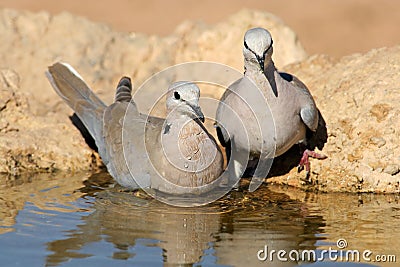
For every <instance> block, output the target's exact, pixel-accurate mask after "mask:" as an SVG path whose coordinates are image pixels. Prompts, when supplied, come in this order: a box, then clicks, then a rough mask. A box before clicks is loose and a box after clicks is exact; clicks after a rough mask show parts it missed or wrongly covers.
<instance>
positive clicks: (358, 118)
mask: <svg viewBox="0 0 400 267" xmlns="http://www.w3.org/2000/svg"><path fill="white" fill-rule="evenodd" d="M255 26H262V27H265V28H267V29H269V30H270V31H271V33H272V35H273V38H274V60H275V63H276V65H277V66H278V67H280V68H281V69H282V70H285V71H288V72H291V73H293V74H295V75H296V76H298V77H299V78H301V79H302V80H303V81H304V82H305V83H306V84H307V85H308V86H309V88H310V90H311V92H312V94H313V95H314V97H315V100H316V102H317V105H318V107H319V109H320V111H321V113H322V114H323V116H324V119H325V121H326V124H327V130H328V142H327V143H326V144H325V147H324V148H323V150H322V152H323V153H325V154H326V155H327V156H328V159H326V160H324V161H317V160H312V162H311V164H312V173H311V176H310V181H304V172H303V173H300V174H298V173H297V171H296V169H295V168H292V169H291V170H290V171H288V172H285V173H284V174H280V175H277V176H274V177H272V178H270V179H269V181H271V183H279V184H289V185H293V186H297V187H302V188H305V189H317V190H321V191H352V192H391V193H394V192H399V190H400V189H399V185H400V184H399V183H400V146H399V140H400V138H399V137H400V136H399V131H400V130H399V129H400V118H399V115H400V114H399V113H400V105H399V103H400V88H399V84H400V83H399V82H400V71H399V70H400V46H399V47H392V48H382V49H377V50H373V51H370V52H369V53H366V54H355V55H350V56H348V57H344V58H342V59H340V60H334V59H332V58H329V57H328V56H323V55H314V56H311V57H307V55H306V53H305V51H304V49H303V48H302V46H301V44H300V43H299V41H298V40H297V37H296V34H295V33H294V32H293V31H292V30H291V29H289V28H288V27H287V26H286V25H285V24H284V23H283V22H282V21H281V20H280V19H279V18H277V17H275V16H273V15H271V14H267V13H260V12H255V11H249V10H243V11H241V12H239V13H237V14H235V15H233V16H232V17H230V18H229V19H228V20H226V21H224V22H221V23H219V24H216V25H212V26H210V25H205V24H202V23H199V22H196V23H195V22H191V21H188V22H184V23H182V24H181V25H180V26H179V27H178V28H177V29H176V30H175V32H174V33H172V34H171V35H170V36H168V37H164V38H161V37H158V36H146V35H142V34H139V33H120V32H115V31H113V30H112V29H111V28H110V27H108V26H107V25H103V24H96V23H93V22H90V21H88V20H86V19H84V18H81V17H76V16H73V15H71V14H68V13H62V14H59V15H56V16H51V15H49V14H47V13H44V12H42V13H29V12H18V11H15V10H1V11H0V32H1V36H2V40H6V41H3V42H1V43H0V57H1V60H0V69H1V71H0V172H1V173H7V174H13V175H18V174H22V173H24V172H32V171H35V172H37V171H46V172H52V171H56V170H60V171H73V170H89V169H93V168H96V167H97V166H98V165H99V161H98V158H97V154H96V153H95V152H94V151H92V150H91V149H90V148H89V147H88V146H87V145H86V143H85V141H84V139H83V138H82V136H81V135H80V133H79V131H78V130H77V129H76V128H75V127H74V126H73V125H72V123H71V122H70V120H69V118H68V116H69V115H71V114H72V112H71V110H70V109H68V107H67V106H66V105H65V104H64V103H62V101H61V99H59V97H58V96H57V95H56V94H55V93H54V92H53V90H52V88H51V87H50V85H49V83H48V81H47V80H46V78H45V76H44V71H45V70H46V68H47V66H48V65H50V64H52V63H53V62H55V61H58V60H62V61H66V62H69V63H70V64H71V65H73V66H74V67H75V68H76V69H77V70H78V71H79V72H80V73H81V75H82V76H83V77H84V78H85V80H86V81H87V82H88V84H89V85H90V86H91V87H92V88H93V89H94V91H96V93H98V94H99V96H100V97H101V98H102V99H103V100H104V101H105V102H106V103H111V101H112V99H113V94H114V86H115V84H116V83H117V81H118V79H119V78H120V76H122V75H130V76H131V77H132V78H133V80H134V83H135V87H136V88H137V87H138V86H139V85H140V84H141V83H143V82H144V81H145V80H146V79H147V78H149V77H150V76H151V75H152V74H154V73H156V72H158V71H161V70H163V69H165V68H167V67H169V66H171V65H175V64H178V63H183V62H189V61H197V60H207V61H215V62H220V63H223V64H226V65H229V66H232V67H234V68H236V69H238V70H240V71H241V70H242V55H241V46H242V43H243V41H242V36H243V34H244V32H245V31H246V29H248V28H250V27H255ZM154 90H165V88H154ZM148 93H149V94H154V93H159V92H155V91H154V92H148ZM215 97H218V95H215ZM138 106H139V108H140V109H146V108H148V107H147V106H146V102H145V101H143V102H142V103H141V102H140V101H139V102H138ZM210 131H211V132H212V133H214V130H213V129H210Z"/></svg>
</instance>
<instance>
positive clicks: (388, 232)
mask: <svg viewBox="0 0 400 267" xmlns="http://www.w3.org/2000/svg"><path fill="white" fill-rule="evenodd" d="M109 183H110V177H109V176H108V175H107V174H96V175H89V174H82V173H80V174H76V175H69V176H62V175H60V174H58V175H48V174H41V175H35V176H31V177H29V176H28V177H20V178H18V179H15V178H10V177H6V176H1V177H0V184H1V187H0V208H1V209H0V251H1V252H0V266H163V265H166V266H192V265H194V266H246V267H247V266H294V265H303V266H397V265H398V264H396V262H386V263H382V262H376V261H375V262H373V261H370V262H366V261H365V260H363V259H362V254H363V253H365V251H366V252H367V254H368V251H371V254H368V255H369V257H368V258H370V259H371V260H373V259H375V256H377V255H378V254H379V255H380V256H381V257H386V260H387V261H389V260H390V261H393V260H394V259H393V258H392V255H394V256H396V257H397V259H396V260H397V262H399V261H400V258H399V257H400V228H399V227H398V226H399V225H400V206H399V203H398V201H399V196H397V195H386V196H385V195H349V194H315V193H311V192H304V191H301V190H296V189H293V188H288V187H279V186H273V185H263V186H262V187H261V188H259V189H258V190H257V191H256V192H255V193H248V192H233V193H231V194H229V195H228V196H226V197H225V198H223V199H222V200H219V201H217V202H215V203H213V204H210V205H208V206H205V207H200V208H177V207H171V206H168V205H165V204H162V203H160V202H158V201H156V200H153V199H150V198H147V197H146V196H145V195H144V193H140V192H139V193H132V192H123V191H122V190H120V189H118V188H109V187H108V186H107V185H108V184H109ZM103 188H106V189H103ZM338 240H340V241H341V242H342V243H340V244H341V245H343V244H344V243H347V246H346V247H345V248H343V249H339V248H338V247H337V241H338ZM272 250H275V251H276V252H274V253H272V254H271V252H272ZM279 250H282V251H283V252H281V253H285V254H281V258H282V260H279V259H278V253H277V251H279ZM329 250H338V252H335V253H336V254H332V255H333V256H334V255H336V256H338V255H340V254H339V253H342V255H344V254H345V253H347V252H353V251H356V250H357V251H358V252H359V256H360V259H361V261H362V263H359V262H357V261H356V258H355V260H352V258H349V259H350V261H349V262H341V263H340V264H339V263H338V262H332V261H330V257H329V255H328V251H329ZM303 252H307V253H309V254H304V255H311V256H314V257H315V258H317V259H318V261H315V258H314V260H313V259H311V260H309V259H310V258H308V259H307V258H305V259H303V260H298V261H293V260H291V259H290V258H289V255H290V256H291V257H292V258H293V259H294V258H296V257H297V255H301V254H302V253H303ZM257 254H258V256H257ZM332 255H331V256H332ZM349 255H350V256H351V253H350V254H349ZM354 255H355V254H354ZM259 258H261V259H263V258H264V259H265V260H264V261H262V260H260V259H259ZM283 259H287V261H283ZM299 259H300V258H299ZM320 259H324V261H319V260H320ZM331 259H332V258H331ZM342 260H345V258H344V256H343V258H342Z"/></svg>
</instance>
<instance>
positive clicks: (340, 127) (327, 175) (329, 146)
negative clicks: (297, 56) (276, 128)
mask: <svg viewBox="0 0 400 267" xmlns="http://www.w3.org/2000/svg"><path fill="white" fill-rule="evenodd" d="M285 71H289V72H291V73H293V74H295V75H297V76H298V77H299V78H300V79H302V80H303V81H304V82H305V83H306V84H307V85H308V87H309V88H310V90H311V92H312V94H313V95H314V97H315V100H316V102H317V105H318V107H319V109H320V110H321V113H322V114H323V116H324V118H325V121H326V123H327V128H328V142H327V143H326V145H325V147H324V149H323V153H324V154H326V155H327V156H328V159H326V160H323V161H317V160H312V162H311V165H312V166H311V168H312V171H313V173H312V174H311V178H312V179H313V181H314V183H315V184H314V185H313V186H312V187H313V188H316V189H320V190H322V191H354V192H391V193H393V192H400V191H399V190H400V188H399V186H400V174H399V171H398V166H400V161H399V159H400V158H399V157H398V155H400V145H399V143H400V142H399V137H400V134H399V131H400V130H399V129H400V106H399V104H398V103H399V102H400V89H399V87H398V84H400V46H397V47H392V48H381V49H374V50H372V51H370V52H368V53H366V54H354V55H351V56H347V57H344V58H342V59H341V60H339V61H337V62H336V61H334V60H332V59H330V58H329V57H326V56H313V57H310V58H309V59H307V60H305V61H302V62H300V63H298V64H293V65H290V66H287V67H286V68H285ZM289 175H290V177H291V179H292V183H293V184H294V185H298V186H301V185H299V184H300V182H297V181H299V180H300V177H303V176H304V173H300V174H297V173H296V172H295V170H292V171H291V172H290V173H289ZM287 176H288V175H283V176H280V177H274V178H273V179H272V181H274V182H278V183H284V182H285V180H286V178H287ZM353 177H354V178H355V179H353ZM285 183H287V182H285Z"/></svg>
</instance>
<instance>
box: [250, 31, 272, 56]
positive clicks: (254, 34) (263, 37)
mask: <svg viewBox="0 0 400 267" xmlns="http://www.w3.org/2000/svg"><path fill="white" fill-rule="evenodd" d="M244 42H245V43H246V44H247V46H248V48H249V49H251V50H252V51H253V52H254V53H256V54H257V55H259V56H262V55H263V54H264V52H265V51H266V50H267V49H268V48H269V47H270V46H271V43H272V37H271V34H270V33H269V31H267V30H266V29H263V28H253V29H250V30H248V31H247V32H246V34H245V35H244Z"/></svg>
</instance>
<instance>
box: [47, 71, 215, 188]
mask: <svg viewBox="0 0 400 267" xmlns="http://www.w3.org/2000/svg"><path fill="white" fill-rule="evenodd" d="M46 75H47V77H48V79H49V81H50V83H51V85H52V86H53V88H54V89H55V91H56V92H57V94H58V95H59V96H60V97H61V98H62V99H63V100H64V101H65V102H66V103H67V104H68V106H70V107H71V108H72V109H73V110H74V111H75V113H76V114H77V116H78V117H79V118H80V119H81V121H82V122H83V124H84V125H85V127H86V128H87V130H88V131H89V133H90V134H91V136H92V137H93V138H94V140H95V142H96V146H97V148H98V152H99V154H100V156H101V158H102V160H103V162H104V164H105V165H106V167H107V170H108V171H109V173H110V174H111V175H112V176H113V177H114V179H115V180H116V181H117V182H118V183H119V184H120V185H122V186H124V187H127V188H130V189H137V188H139V187H141V188H152V189H157V190H159V191H161V192H165V193H169V194H186V193H187V194H192V193H194V194H200V193H204V192H207V191H209V190H211V189H212V188H214V186H215V184H216V181H217V178H218V177H219V176H220V175H221V173H222V172H223V156H222V153H221V151H220V149H219V147H218V146H217V144H216V141H215V139H213V137H212V136H211V135H210V134H209V133H208V132H207V130H206V129H205V128H204V126H203V124H202V122H203V121H204V115H203V113H202V111H201V109H200V106H199V97H200V89H199V88H198V87H197V85H195V84H194V83H191V82H176V83H174V84H172V85H171V86H170V87H169V88H168V91H167V93H166V106H167V111H168V116H167V118H166V119H162V118H157V117H151V116H147V115H145V114H141V113H139V111H138V109H137V107H136V105H135V103H134V102H133V100H132V96H131V91H132V85H131V81H130V79H129V78H127V77H123V78H122V79H121V80H120V82H119V84H118V86H117V90H116V95H115V102H114V103H113V104H111V105H110V106H106V105H105V104H104V103H103V102H102V101H101V100H100V99H99V98H98V97H97V96H96V95H95V94H94V93H93V92H92V91H91V90H90V88H89V87H88V86H87V85H86V83H85V82H84V81H83V79H82V78H81V76H80V75H79V74H78V73H77V72H76V71H75V70H74V69H73V68H72V67H71V66H70V65H68V64H65V63H55V64H54V65H52V66H50V67H49V69H48V72H47V73H46Z"/></svg>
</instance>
